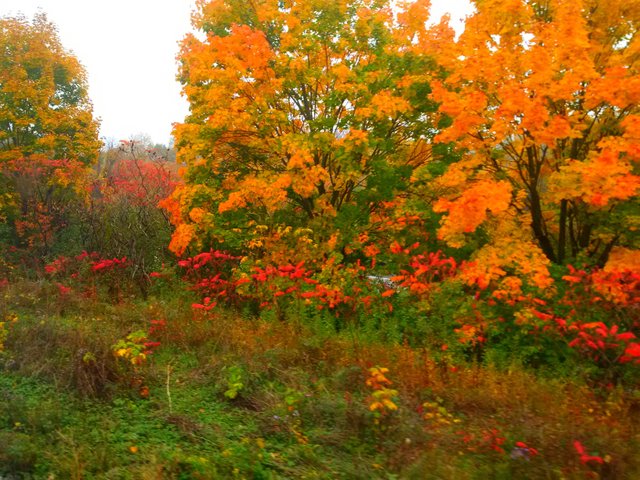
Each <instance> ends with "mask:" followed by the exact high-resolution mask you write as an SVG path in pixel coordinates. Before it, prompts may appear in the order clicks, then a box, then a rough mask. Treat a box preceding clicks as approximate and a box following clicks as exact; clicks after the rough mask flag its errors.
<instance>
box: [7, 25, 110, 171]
mask: <svg viewBox="0 0 640 480" xmlns="http://www.w3.org/2000/svg"><path fill="white" fill-rule="evenodd" d="M0 52H2V53H1V56H0V161H2V160H11V159H15V158H20V157H24V156H28V155H31V154H42V155H46V156H47V157H49V158H54V159H61V158H66V159H70V160H80V161H82V162H83V163H89V162H92V161H94V160H95V159H96V158H97V155H98V150H99V148H100V145H101V143H100V142H99V140H98V124H97V122H96V121H95V120H94V118H93V108H92V106H91V103H90V101H89V99H88V96H87V84H86V76H85V72H84V69H83V68H82V66H81V65H80V63H79V62H78V60H77V59H76V57H75V56H73V55H72V54H71V53H69V52H68V51H66V50H65V49H64V48H63V46H62V45H61V43H60V40H59V38H58V34H57V31H56V29H55V27H54V25H53V24H51V23H50V22H49V21H47V18H46V16H44V15H42V14H40V15H36V16H35V17H34V19H33V20H27V19H25V18H22V17H14V18H11V17H9V18H0Z"/></svg>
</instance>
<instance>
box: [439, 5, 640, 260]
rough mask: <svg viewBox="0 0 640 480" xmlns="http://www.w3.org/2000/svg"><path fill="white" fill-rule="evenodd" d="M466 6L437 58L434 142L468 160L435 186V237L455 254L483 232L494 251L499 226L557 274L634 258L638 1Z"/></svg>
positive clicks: (639, 121) (639, 146) (639, 136)
mask: <svg viewBox="0 0 640 480" xmlns="http://www.w3.org/2000/svg"><path fill="white" fill-rule="evenodd" d="M474 4H475V8H476V11H475V13H474V14H473V15H472V16H471V17H470V18H468V20H467V22H466V26H465V30H464V33H462V34H461V35H460V37H459V38H458V39H457V40H456V41H453V40H451V41H449V42H441V43H440V48H439V50H438V51H437V59H438V61H439V63H440V64H441V65H442V66H443V67H444V68H446V69H447V71H448V74H447V76H446V78H444V79H442V80H441V81H436V82H434V83H433V94H432V98H433V99H435V100H437V101H438V102H440V112H441V114H442V115H443V119H442V121H443V122H445V123H443V125H446V127H445V128H442V129H441V131H440V132H439V134H438V135H437V137H436V138H435V140H436V141H437V142H442V143H450V142H455V143H454V145H455V147H456V148H457V149H459V150H461V151H462V152H463V155H462V157H461V159H460V160H459V161H456V162H453V163H452V164H450V165H449V166H448V168H447V170H446V172H445V173H444V174H443V175H442V176H441V177H439V178H438V179H437V185H438V187H439V189H440V190H439V192H440V193H441V196H440V200H439V201H438V202H437V203H436V205H435V210H436V211H438V212H440V213H443V214H444V216H443V218H442V224H441V228H440V230H439V236H440V238H441V239H443V240H445V241H446V242H448V243H449V244H451V245H453V246H460V245H462V244H463V243H464V242H465V239H466V238H467V236H468V234H469V233H470V232H474V231H475V230H476V229H477V228H479V227H482V228H483V229H484V230H485V231H486V232H488V233H489V234H490V235H491V234H492V233H493V234H494V235H493V238H494V239H497V240H499V238H497V236H496V235H495V233H496V232H497V231H500V230H502V233H504V225H505V224H508V225H510V228H512V229H513V231H514V232H519V233H515V235H514V239H515V237H520V238H521V239H522V240H523V241H524V242H525V243H530V246H529V247H523V249H524V250H526V251H531V248H530V247H531V246H533V248H536V247H537V248H538V249H539V251H541V252H543V254H544V256H545V257H546V258H547V259H548V260H550V261H551V262H554V263H559V264H562V263H566V262H567V261H569V260H571V261H575V259H580V260H582V261H587V262H588V263H590V264H592V265H600V266H602V265H604V264H605V263H606V261H607V259H608V257H609V254H610V253H611V250H612V249H613V248H614V247H616V246H621V247H626V248H631V249H634V248H637V242H638V234H637V232H638V227H639V226H640V225H639V222H640V217H638V204H637V195H638V190H639V189H640V177H639V176H638V161H639V160H640V109H639V103H638V102H639V101H640V72H639V70H638V69H639V67H640V64H639V63H638V59H639V58H640V56H639V52H640V38H638V35H637V32H638V27H639V25H640V2H638V1H637V0H632V1H627V0H548V1H533V0H506V1H504V0H482V1H480V0H478V1H476V2H474ZM531 242H533V243H531ZM533 244H535V245H533ZM538 263H539V264H540V260H539V261H538Z"/></svg>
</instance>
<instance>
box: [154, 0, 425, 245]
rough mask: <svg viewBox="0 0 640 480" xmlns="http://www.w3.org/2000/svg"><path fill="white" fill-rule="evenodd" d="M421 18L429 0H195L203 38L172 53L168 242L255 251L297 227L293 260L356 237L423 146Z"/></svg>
mask: <svg viewBox="0 0 640 480" xmlns="http://www.w3.org/2000/svg"><path fill="white" fill-rule="evenodd" d="M427 18H428V2H425V1H421V2H416V3H411V4H408V5H406V6H405V8H404V10H403V11H402V12H401V13H399V14H396V13H394V10H392V9H391V7H390V2H387V1H372V0H340V1H336V2H326V1H320V0H301V1H285V2H282V1H278V0H259V1H256V2H249V3H246V2H240V1H236V0H212V1H205V0H201V1H199V2H198V10H197V12H196V14H195V15H194V21H195V27H197V28H198V29H199V30H200V31H201V35H199V36H196V35H189V36H187V37H186V39H185V40H184V41H183V44H182V50H181V53H180V56H179V61H180V74H179V78H180V80H181V82H182V84H183V93H184V94H185V95H186V97H187V98H188V100H189V102H190V105H191V113H190V115H189V116H188V117H187V119H186V120H185V122H184V123H182V124H179V125H177V126H176V128H175V132H174V134H175V137H176V146H177V149H178V153H177V155H178V162H179V163H184V164H186V167H185V169H184V171H183V177H184V184H183V185H182V186H181V187H178V189H177V190H176V191H175V193H174V195H173V196H172V198H171V199H170V200H169V201H167V202H165V206H166V207H167V208H168V209H169V210H170V211H171V213H172V217H173V221H174V222H175V223H176V224H177V229H176V233H175V234H174V237H173V241H172V244H171V248H172V250H173V251H174V252H176V253H178V254H180V253H182V252H183V251H184V250H185V248H186V247H187V246H188V245H189V244H190V243H192V242H194V243H196V244H197V243H200V245H203V244H204V245H211V244H217V243H222V242H225V246H227V247H231V248H239V249H247V248H250V249H253V251H255V252H258V253H259V252H260V251H262V253H265V251H266V250H267V248H266V244H265V242H266V240H265V239H266V238H268V237H269V236H271V238H273V236H274V235H276V236H278V237H279V238H283V236H285V235H288V233H287V232H291V229H292V228H293V233H292V234H291V235H290V236H292V237H295V238H297V239H298V243H294V244H292V245H290V247H293V251H291V252H290V255H296V253H299V251H298V252H296V250H297V249H298V248H303V246H302V243H304V242H316V243H319V242H321V241H323V240H329V242H328V243H327V245H329V247H330V248H337V249H339V248H340V247H344V246H345V245H347V244H348V243H349V242H350V241H351V240H353V239H354V238H355V237H357V235H358V234H360V233H363V232H366V231H367V229H369V228H370V227H371V225H372V222H373V221H374V219H375V214H376V212H379V211H380V209H381V208H382V206H383V205H384V204H385V202H387V203H388V202H393V201H396V200H397V193H398V192H400V191H404V190H406V189H407V187H408V185H409V183H410V181H411V177H412V173H413V171H414V170H415V169H416V168H418V167H419V166H421V165H423V164H424V163H425V162H426V161H427V160H428V159H429V157H430V154H431V151H430V148H429V145H428V141H429V139H430V138H431V136H432V132H433V131H434V130H433V127H432V125H431V122H430V114H431V112H433V110H434V102H433V101H432V100H430V99H429V98H428V95H429V92H430V88H429V83H428V75H429V72H430V71H431V70H432V68H433V61H432V60H431V59H430V57H429V56H428V55H425V54H423V52H421V51H419V50H416V49H415V48H414V44H415V41H416V40H417V39H418V38H422V37H423V36H424V35H425V22H426V20H427ZM296 229H297V230H296ZM295 232H298V233H297V234H296V233H295ZM300 232H303V233H300ZM302 240H304V242H302ZM295 241H296V240H295V239H294V242H295ZM301 242H302V243H301Z"/></svg>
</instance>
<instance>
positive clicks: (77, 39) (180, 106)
mask: <svg viewBox="0 0 640 480" xmlns="http://www.w3.org/2000/svg"><path fill="white" fill-rule="evenodd" d="M328 1H331V0H328ZM194 4H195V0H110V1H90V0H0V16H6V15H15V14H17V13H23V14H25V15H27V16H32V15H33V14H34V13H36V12H38V11H43V12H45V13H46V14H47V16H48V17H49V20H51V21H53V22H54V23H55V24H56V25H57V27H58V30H59V33H60V38H61V40H62V43H63V45H64V46H65V47H66V48H67V49H69V50H72V51H73V52H74V53H75V55H76V56H77V57H78V58H79V60H80V61H81V62H82V64H83V65H84V66H85V68H86V70H87V73H88V77H89V95H90V97H91V99H92V101H93V105H94V113H95V115H96V116H97V117H100V119H101V129H100V135H101V137H103V138H105V139H108V138H111V139H114V140H116V141H117V140H120V139H127V138H130V137H131V136H132V135H136V134H139V133H143V134H148V135H149V136H151V138H152V139H153V141H154V142H156V143H164V144H167V143H168V142H169V138H170V133H171V124H172V123H174V122H180V121H182V119H184V116H185V115H186V113H187V112H188V107H187V103H186V101H185V100H184V99H183V98H181V96H180V85H179V84H178V83H177V82H176V80H175V76H176V71H177V67H176V61H175V57H176V54H177V53H178V41H179V40H180V39H181V38H182V37H183V36H184V35H185V33H187V32H188V31H189V30H190V28H191V26H190V14H191V11H192V10H193V7H194ZM432 4H433V9H432V17H433V18H440V16H442V14H444V13H445V12H449V13H450V14H451V17H452V20H459V19H461V18H462V17H464V16H465V15H466V14H467V13H468V12H469V11H470V6H469V1H468V0H432ZM458 25H460V23H458Z"/></svg>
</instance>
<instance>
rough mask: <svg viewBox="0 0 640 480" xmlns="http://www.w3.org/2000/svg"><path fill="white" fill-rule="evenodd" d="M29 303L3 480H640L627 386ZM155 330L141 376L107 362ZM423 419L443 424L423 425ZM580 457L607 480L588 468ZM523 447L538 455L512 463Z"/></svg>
mask: <svg viewBox="0 0 640 480" xmlns="http://www.w3.org/2000/svg"><path fill="white" fill-rule="evenodd" d="M38 295H39V293H38V291H37V290H33V289H31V290H30V293H29V294H25V295H22V296H21V295H20V294H17V292H12V295H10V296H9V297H5V298H10V302H9V303H7V304H6V305H5V306H4V307H3V308H4V309H5V310H4V312H0V313H2V314H3V315H7V314H8V313H12V314H13V313H15V314H17V316H18V321H16V322H15V323H12V324H11V326H10V327H9V329H8V330H9V331H8V335H7V339H6V342H5V343H6V345H5V349H4V351H3V352H0V476H2V475H10V474H12V475H14V476H15V477H16V478H25V479H30V478H34V479H40V478H42V479H49V478H58V479H67V478H70V479H80V478H82V479H129V478H130V479H139V478H140V479H162V478H166V479H191V478H194V479H216V478H247V479H260V478H326V479H334V478H345V479H352V478H353V479H358V478H362V479H370V478H380V479H390V478H409V479H410V478H416V479H424V478H433V479H436V478H444V479H466V478H468V479H486V478H505V479H507V478H524V479H526V478H558V479H559V478H621V479H625V478H629V479H633V478H640V458H639V456H638V455H637V452H638V451H640V436H639V435H640V432H639V431H638V428H637V425H638V424H640V423H639V422H640V395H639V394H638V391H637V390H635V389H633V388H629V387H628V386H627V387H626V388H615V389H612V390H610V391H606V390H594V389H593V388H590V387H589V386H588V385H586V384H584V383H582V382H580V381H579V380H577V379H576V380H571V379H570V378H566V377H559V378H549V377H548V376H537V375H535V373H532V372H528V371H525V370H523V369H522V367H513V368H511V369H506V370H499V369H496V368H493V367H491V366H490V365H477V364H472V363H469V364H458V365H456V366H454V365H452V364H449V363H447V362H446V361H445V360H443V359H442V358H440V359H439V360H437V361H434V360H433V359H432V358H431V357H430V354H429V352H424V351H420V350H414V349H411V348H409V347H407V346H403V345H393V344H384V343H379V342H375V341H368V340H366V339H365V338H360V337H358V333H357V332H354V331H349V332H344V333H343V334H333V335H329V334H327V333H326V332H324V331H317V330H314V329H309V328H306V327H305V326H304V325H301V324H296V325H295V326H293V325H291V324H288V323H284V322H280V321H277V320H273V321H264V320H259V319H251V318H242V317H240V316H238V315H236V314H234V313H230V312H218V313H215V314H213V315H211V316H210V317H207V318H193V316H192V313H191V310H190V307H189V302H188V299H180V298H173V297H168V296H163V297H160V298H155V299H154V298H152V299H150V300H148V301H145V302H142V301H132V302H129V303H126V304H122V305H115V306H114V305H109V304H106V303H104V304H103V303H99V302H98V303H94V304H90V305H89V304H83V303H82V302H78V303H77V304H75V305H73V306H71V307H67V308H65V311H63V312H60V314H56V315H51V314H49V313H47V312H49V311H58V310H56V309H51V308H50V305H48V304H46V302H45V301H44V300H41V301H39V300H38ZM43 302H45V303H43ZM160 317H162V318H166V319H167V324H168V325H167V328H166V329H165V330H163V331H161V332H159V333H158V334H157V338H155V339H157V340H160V341H161V342H162V344H161V346H160V347H159V348H157V349H156V351H155V352H154V353H153V354H152V355H150V356H149V357H148V361H147V362H146V363H144V364H143V365H140V366H138V367H134V366H132V365H131V364H130V363H128V362H127V361H126V360H125V359H123V358H116V357H115V356H114V354H113V345H115V344H116V342H117V341H118V340H120V339H122V338H125V337H126V336H127V335H128V334H129V333H131V332H132V331H137V330H140V329H143V330H144V329H146V328H148V326H149V321H150V319H154V318H160ZM314 331H315V333H314ZM375 365H378V366H386V367H388V368H389V369H390V372H389V373H388V376H389V378H390V379H391V380H392V381H393V385H392V388H393V389H396V390H397V391H398V394H397V397H396V398H394V402H395V403H396V404H397V405H398V410H397V411H389V412H387V413H386V414H385V415H383V416H376V415H375V414H374V413H373V412H371V411H370V409H369V405H370V404H371V402H372V397H371V393H372V390H371V388H370V387H368V386H367V385H366V383H365V381H366V379H367V376H368V367H370V366H375ZM145 388H148V395H147V394H146V392H145ZM230 390H232V391H233V392H234V394H233V395H230V394H229V393H228V392H229V391H230ZM425 402H430V404H432V405H437V407H433V408H435V410H433V411H438V412H440V414H441V415H440V416H441V417H443V418H445V419H446V420H447V421H443V422H439V421H438V419H439V418H440V417H439V416H438V415H436V416H435V417H429V418H425V414H426V413H428V411H432V410H428V411H427V410H421V406H422V404H423V403H425ZM430 408H431V407H430ZM443 412H444V413H443ZM454 419H455V421H454ZM491 432H495V436H496V437H497V438H500V439H502V440H500V442H501V443H499V444H497V445H494V443H492V442H493V440H491V435H492V433H491ZM575 440H579V441H581V442H582V443H584V444H585V445H586V447H587V449H588V451H589V453H590V454H591V455H599V456H601V457H603V459H605V460H606V461H605V463H604V464H602V465H600V464H587V465H583V464H582V463H581V462H580V460H579V456H578V455H577V454H576V452H575V449H574V447H573V442H574V441H575ZM518 441H523V442H526V443H527V444H528V445H530V446H532V447H534V448H536V449H537V450H538V451H539V455H537V456H533V457H529V458H523V457H516V458H511V454H512V453H513V451H514V450H513V449H514V447H515V444H516V442H518ZM493 446H497V447H499V448H498V449H494V448H492V447H493Z"/></svg>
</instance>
